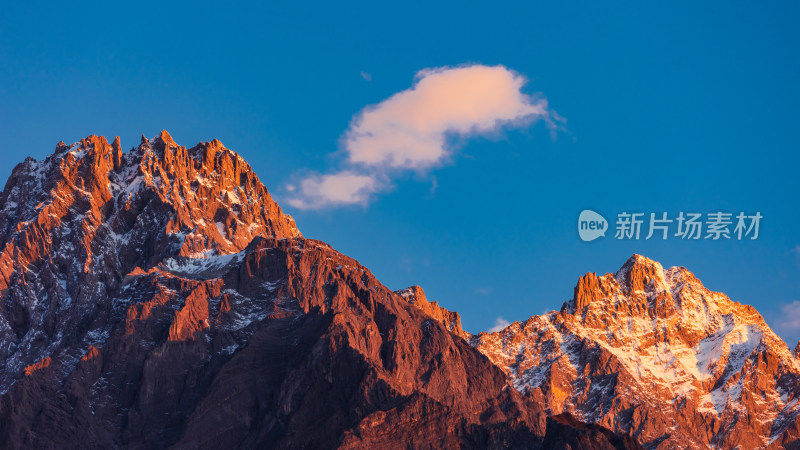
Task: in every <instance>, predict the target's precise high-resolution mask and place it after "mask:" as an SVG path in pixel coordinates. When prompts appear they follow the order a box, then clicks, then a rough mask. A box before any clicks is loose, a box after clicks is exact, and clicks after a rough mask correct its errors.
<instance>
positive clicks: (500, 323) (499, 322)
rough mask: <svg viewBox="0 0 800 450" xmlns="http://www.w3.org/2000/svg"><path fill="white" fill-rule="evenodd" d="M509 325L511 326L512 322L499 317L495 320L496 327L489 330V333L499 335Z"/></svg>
mask: <svg viewBox="0 0 800 450" xmlns="http://www.w3.org/2000/svg"><path fill="white" fill-rule="evenodd" d="M509 325H511V322H509V321H507V320H506V319H503V318H502V317H498V318H497V319H494V326H493V327H492V328H489V329H488V330H487V331H488V332H489V333H497V332H498V331H502V330H504V329H505V328H506V327H507V326H509Z"/></svg>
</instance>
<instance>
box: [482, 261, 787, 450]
mask: <svg viewBox="0 0 800 450" xmlns="http://www.w3.org/2000/svg"><path fill="white" fill-rule="evenodd" d="M471 343H472V344H473V345H474V346H475V347H476V348H478V349H479V350H480V351H481V352H483V353H484V354H485V355H487V356H488V357H489V358H490V359H491V360H492V361H493V362H494V363H495V364H497V365H498V366H500V367H502V368H503V369H504V371H505V372H506V374H507V375H508V377H509V380H510V381H511V382H512V383H513V385H514V387H515V388H516V389H517V390H519V391H520V392H523V393H525V394H526V396H528V397H530V398H531V399H534V400H535V401H536V402H537V403H539V404H541V405H543V406H544V407H545V409H546V410H547V412H548V414H559V413H562V412H568V413H571V414H572V415H574V416H575V417H577V418H578V419H580V420H582V421H584V422H589V423H597V424H601V425H604V426H606V427H608V428H611V429H613V430H615V431H617V432H619V433H630V434H632V435H633V436H634V437H635V438H636V439H637V440H638V441H639V442H640V443H642V444H644V445H646V446H647V447H652V448H709V447H719V448H731V449H732V448H737V447H738V448H761V447H765V446H768V445H772V446H775V447H779V446H784V445H790V444H791V443H793V442H796V439H797V436H798V421H797V417H798V414H799V413H800V405H798V400H800V366H798V361H797V360H796V359H795V357H794V355H793V354H792V353H791V352H790V351H789V349H788V347H787V346H786V344H785V343H784V342H783V341H782V340H781V339H780V338H778V337H777V336H776V335H775V333H773V332H772V330H771V329H770V328H769V327H768V326H767V324H766V323H765V322H764V320H763V319H762V317H761V316H760V315H759V314H758V312H757V311H756V310H755V309H754V308H753V307H751V306H748V305H742V304H739V303H737V302H734V301H731V300H730V299H729V298H728V297H727V296H725V295H724V294H721V293H718V292H712V291H709V290H708V289H706V288H705V287H704V286H703V285H702V283H701V282H700V281H699V280H698V279H697V278H696V277H695V276H694V275H693V274H692V273H691V272H689V271H688V270H686V269H685V268H683V267H673V268H671V269H669V270H664V269H663V268H662V266H661V265H660V264H659V263H657V262H655V261H652V260H650V259H647V258H645V257H642V256H639V255H634V256H633V257H631V258H630V259H629V260H628V261H627V262H626V263H625V264H624V265H623V266H622V268H621V269H620V270H619V271H617V273H615V274H605V275H603V276H597V275H596V274H593V273H589V274H586V275H585V276H583V277H581V278H580V280H579V281H578V284H577V286H576V287H575V294H574V297H573V298H572V299H571V300H570V301H568V302H566V303H565V304H564V305H563V307H562V308H561V311H560V312H555V311H554V312H551V313H549V314H545V315H541V316H533V317H531V318H530V319H528V320H526V321H524V322H521V323H520V322H516V323H513V324H511V325H510V326H509V327H507V328H506V329H504V330H502V331H500V332H497V333H481V334H479V335H476V336H474V337H472V339H471Z"/></svg>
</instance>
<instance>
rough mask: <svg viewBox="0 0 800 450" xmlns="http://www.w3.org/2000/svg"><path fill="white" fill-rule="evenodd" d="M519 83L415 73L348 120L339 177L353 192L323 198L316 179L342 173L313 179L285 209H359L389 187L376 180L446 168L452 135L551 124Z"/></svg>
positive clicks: (469, 73)
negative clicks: (398, 88)
mask: <svg viewBox="0 0 800 450" xmlns="http://www.w3.org/2000/svg"><path fill="white" fill-rule="evenodd" d="M362 76H363V75H362ZM525 83H526V80H525V78H524V77H523V76H522V75H520V74H517V73H516V72H513V71H511V70H509V69H508V68H506V67H504V66H484V65H471V66H461V67H441V68H435V69H425V70H422V71H420V72H419V73H417V75H416V77H415V82H414V85H413V86H412V87H411V88H409V89H406V90H404V91H401V92H398V93H396V94H394V95H392V96H391V97H389V98H387V99H386V100H384V101H382V102H380V103H378V104H377V105H373V106H369V107H366V108H364V109H363V110H362V111H360V112H359V113H358V114H356V115H355V117H354V118H353V120H352V122H351V123H350V128H349V129H348V130H347V132H346V133H345V136H344V141H343V147H344V148H343V150H344V154H345V155H346V159H345V161H344V164H345V166H346V167H347V168H346V170H345V171H343V173H347V174H349V176H350V177H351V178H348V180H349V181H350V182H351V183H354V184H355V185H357V186H358V189H354V188H351V189H350V190H349V191H348V192H349V195H348V194H347V193H343V192H332V193H329V192H328V191H327V190H326V189H323V188H322V186H320V180H323V179H326V178H325V177H331V176H333V177H340V174H335V175H323V176H319V175H314V176H312V177H311V178H309V179H306V180H304V181H303V182H301V183H300V189H299V192H297V193H296V194H295V195H296V197H295V198H294V199H293V200H292V201H290V204H292V205H294V206H296V207H301V208H306V209H316V208H321V207H326V206H340V205H348V204H362V205H363V204H366V203H367V202H368V201H369V199H370V197H371V195H372V194H375V193H377V192H379V191H383V190H387V189H388V186H389V184H388V183H387V182H377V180H389V179H391V178H392V177H393V176H397V174H398V173H400V172H402V171H406V170H414V171H423V170H427V169H430V168H433V167H436V166H439V165H442V164H444V163H445V162H446V161H448V160H449V158H450V157H451V156H452V152H453V145H452V141H453V138H458V137H460V138H464V137H471V136H486V135H490V134H494V133H497V132H498V131H500V130H501V129H503V128H504V127H519V126H526V125H529V124H530V123H531V122H533V121H536V120H540V119H541V120H544V121H546V122H547V123H548V124H550V125H552V124H553V120H558V119H557V118H558V116H557V115H555V113H552V112H551V111H549V110H548V107H547V100H545V99H544V98H538V97H533V96H530V95H527V94H524V93H523V92H522V91H521V89H522V87H523V86H524V85H525ZM355 174H358V175H359V176H361V177H362V178H359V180H360V182H356V179H355V178H352V177H354V176H355ZM308 180H311V181H312V182H310V183H306V181H308ZM367 180H371V181H372V182H368V181H367ZM298 205H299V206H298Z"/></svg>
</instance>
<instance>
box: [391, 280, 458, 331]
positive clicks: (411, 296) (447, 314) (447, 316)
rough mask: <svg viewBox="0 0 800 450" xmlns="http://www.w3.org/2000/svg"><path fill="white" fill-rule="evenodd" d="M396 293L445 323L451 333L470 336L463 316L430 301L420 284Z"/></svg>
mask: <svg viewBox="0 0 800 450" xmlns="http://www.w3.org/2000/svg"><path fill="white" fill-rule="evenodd" d="M394 292H395V294H398V295H399V296H401V297H403V298H404V299H406V301H408V303H410V304H412V305H414V306H416V307H417V308H419V309H421V310H422V311H423V312H425V314H427V315H429V316H431V317H432V318H434V319H436V321H438V322H440V323H441V324H442V325H444V326H445V327H446V328H447V329H448V330H449V331H450V332H451V333H455V334H456V335H458V336H461V337H462V338H465V339H466V338H468V337H470V334H469V333H467V332H466V331H464V330H463V329H462V328H461V316H459V315H458V313H457V312H453V311H448V310H447V309H445V308H442V307H441V306H439V303H437V302H435V301H434V302H429V301H428V299H427V298H425V292H424V291H423V290H422V288H421V287H419V286H411V287H407V288H405V289H401V290H399V291H394Z"/></svg>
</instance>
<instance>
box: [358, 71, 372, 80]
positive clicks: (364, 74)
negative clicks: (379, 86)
mask: <svg viewBox="0 0 800 450" xmlns="http://www.w3.org/2000/svg"><path fill="white" fill-rule="evenodd" d="M360 75H361V78H363V79H364V80H366V81H372V74H370V73H367V72H364V71H363V70H362V71H361V72H360Z"/></svg>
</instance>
